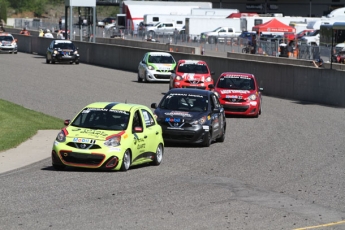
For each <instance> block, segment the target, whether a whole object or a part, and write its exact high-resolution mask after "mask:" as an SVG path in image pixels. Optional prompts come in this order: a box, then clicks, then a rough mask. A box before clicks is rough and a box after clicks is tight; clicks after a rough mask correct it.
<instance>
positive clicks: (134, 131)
mask: <svg viewBox="0 0 345 230" xmlns="http://www.w3.org/2000/svg"><path fill="white" fill-rule="evenodd" d="M65 125H66V127H65V128H63V129H62V130H61V131H60V132H59V134H58V135H57V137H56V140H55V141H54V144H53V149H52V153H51V158H52V165H53V167H54V168H55V169H56V170H62V169H64V168H65V167H66V166H72V167H80V168H94V169H102V170H121V171H127V170H128V169H129V167H130V166H132V165H139V164H146V163H152V164H153V165H159V164H160V163H161V162H162V158H163V151H164V142H163V138H162V128H161V127H160V126H159V125H158V124H157V122H156V120H155V119H154V116H153V114H152V112H151V110H150V109H149V108H147V107H146V106H143V105H137V104H125V103H117V102H111V103H110V102H96V103H92V104H90V105H88V106H86V107H84V108H83V109H82V110H81V111H80V112H79V114H78V115H77V116H76V117H75V118H74V119H73V120H72V121H70V120H66V121H65Z"/></svg>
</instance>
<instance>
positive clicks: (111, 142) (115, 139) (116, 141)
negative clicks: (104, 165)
mask: <svg viewBox="0 0 345 230" xmlns="http://www.w3.org/2000/svg"><path fill="white" fill-rule="evenodd" d="M120 142H121V136H112V137H111V138H109V139H108V140H106V141H105V142H104V145H105V146H108V147H116V146H119V145H120Z"/></svg>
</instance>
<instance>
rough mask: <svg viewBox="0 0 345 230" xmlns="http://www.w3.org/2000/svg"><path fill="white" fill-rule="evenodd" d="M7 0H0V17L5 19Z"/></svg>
mask: <svg viewBox="0 0 345 230" xmlns="http://www.w3.org/2000/svg"><path fill="white" fill-rule="evenodd" d="M8 5H9V4H8V2H7V0H0V19H2V20H4V21H5V22H6V21H7V8H8Z"/></svg>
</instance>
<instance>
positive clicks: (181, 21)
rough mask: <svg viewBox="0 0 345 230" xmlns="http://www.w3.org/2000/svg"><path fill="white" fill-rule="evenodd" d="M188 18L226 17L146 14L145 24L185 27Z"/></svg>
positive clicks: (215, 16) (214, 16)
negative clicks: (163, 23) (167, 23)
mask: <svg viewBox="0 0 345 230" xmlns="http://www.w3.org/2000/svg"><path fill="white" fill-rule="evenodd" d="M186 18H222V19H225V16H219V15H208V16H204V15H190V14H189V15H180V14H145V15H144V24H149V23H150V24H151V23H154V24H155V23H158V22H174V23H175V24H177V25H182V26H184V25H185V21H186Z"/></svg>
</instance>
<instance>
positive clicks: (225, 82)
mask: <svg viewBox="0 0 345 230" xmlns="http://www.w3.org/2000/svg"><path fill="white" fill-rule="evenodd" d="M217 87H218V88H223V89H238V90H254V89H255V83H254V79H253V78H249V77H245V76H243V77H242V76H224V77H221V78H220V79H219V81H218V83H217Z"/></svg>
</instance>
